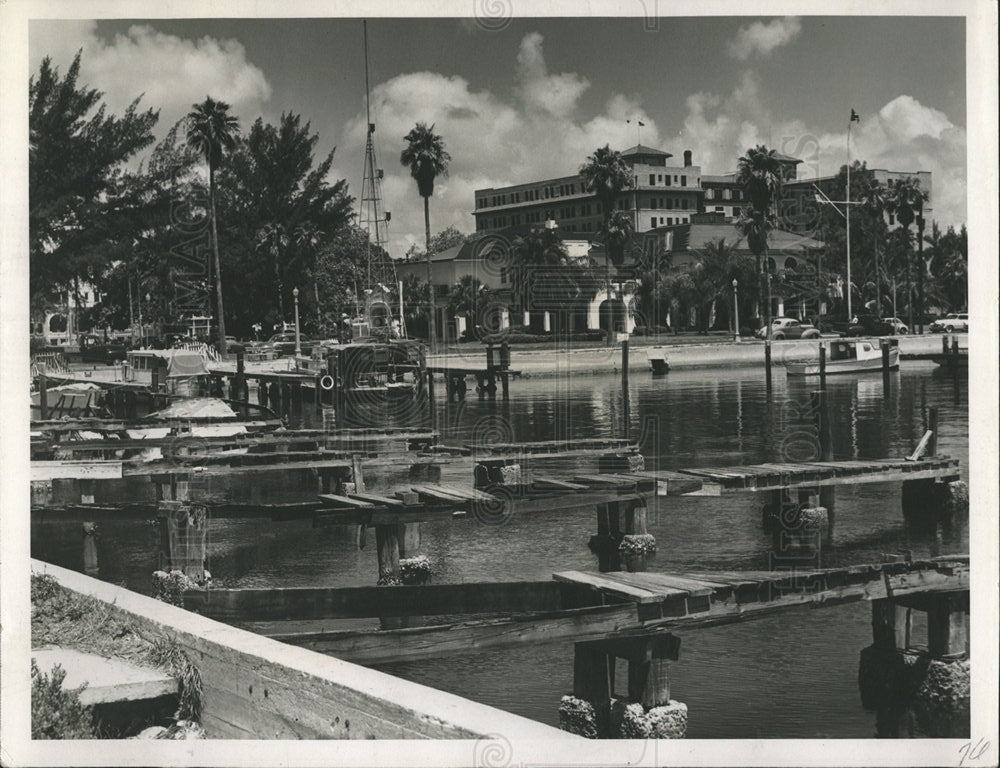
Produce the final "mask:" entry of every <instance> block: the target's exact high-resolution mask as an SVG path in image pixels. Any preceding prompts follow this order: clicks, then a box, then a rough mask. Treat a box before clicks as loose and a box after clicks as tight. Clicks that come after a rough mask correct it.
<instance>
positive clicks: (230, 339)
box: [226, 336, 294, 355]
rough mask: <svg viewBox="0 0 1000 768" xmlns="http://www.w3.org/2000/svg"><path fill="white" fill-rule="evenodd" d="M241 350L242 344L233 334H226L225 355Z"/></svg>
mask: <svg viewBox="0 0 1000 768" xmlns="http://www.w3.org/2000/svg"><path fill="white" fill-rule="evenodd" d="M293 349H294V347H293ZM242 351H243V344H242V343H241V342H240V341H239V340H238V339H237V338H236V337H235V336H226V354H227V355H231V354H233V353H235V352H242Z"/></svg>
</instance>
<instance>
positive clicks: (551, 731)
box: [31, 560, 577, 744]
mask: <svg viewBox="0 0 1000 768" xmlns="http://www.w3.org/2000/svg"><path fill="white" fill-rule="evenodd" d="M31 568H32V573H36V574H48V575H50V576H52V577H53V578H55V579H56V581H57V583H58V584H59V586H60V587H62V588H63V589H66V590H68V591H69V592H71V593H75V594H78V595H86V596H90V597H93V598H94V599H96V600H99V601H100V602H102V603H104V604H106V605H107V606H109V609H110V610H113V611H115V612H117V613H119V614H120V615H122V616H123V617H125V618H126V619H127V620H128V621H129V624H130V626H131V627H132V628H133V629H134V631H136V632H137V633H138V634H140V635H142V636H143V637H144V638H145V639H147V640H149V641H151V642H158V641H159V642H162V641H169V642H170V643H171V644H172V645H175V646H176V647H177V648H178V649H179V650H180V651H182V652H184V653H185V654H186V655H187V656H188V657H189V658H190V659H191V660H192V661H193V662H194V664H195V665H196V666H197V669H198V674H199V677H200V681H201V689H202V715H201V726H202V727H203V728H204V729H205V732H206V735H207V736H208V737H209V738H215V739H485V738H496V737H498V736H499V737H503V738H506V739H508V740H509V741H513V740H515V739H520V738H524V739H538V740H549V741H551V740H555V741H556V743H565V744H571V743H574V742H576V740H577V737H576V736H573V735H572V734H569V733H566V732H563V731H560V730H557V729H555V728H552V727H550V726H547V725H542V724H541V723H537V722H535V721H533V720H529V719H527V718H524V717H519V716H517V715H512V714H510V713H508V712H503V711H501V710H498V709H494V708H493V707H489V706H486V705H484V704H480V703H478V702H475V701H471V700H469V699H465V698H462V697H460V696H455V695H452V694H449V693H445V692H443V691H438V690H435V689H433V688H429V687H427V686H423V685H419V684H417V683H411V682H408V681H406V680H402V679H400V678H398V677H394V676H392V675H388V674H385V673H382V672H377V671H375V670H371V669H366V668H364V667H360V666H357V665H355V664H351V663H349V662H346V661H343V660H341V659H336V658H332V657H330V656H325V655H322V654H318V653H314V652H312V651H309V650H306V649H304V648H296V647H292V646H289V645H286V644H283V643H279V642H276V641H274V640H271V639H268V638H265V637H261V636H260V635H257V634H254V633H251V632H247V631H244V630H241V629H237V628H235V627H230V626H227V625H225V624H222V623H219V622H217V621H214V620H212V619H209V618H207V617H205V616H196V615H194V614H193V613H191V612H189V611H186V610H184V609H182V608H177V607H175V606H173V605H168V604H166V603H163V602H160V601H158V600H155V599H153V598H151V597H146V596H144V595H140V594H137V593H135V592H132V591H129V590H127V589H123V588H121V587H118V586H114V585H112V584H107V583H105V582H101V581H98V580H97V579H93V578H90V577H88V576H85V575H83V574H80V573H75V572H73V571H69V570H66V569H64V568H60V567H58V566H54V565H51V564H48V563H44V562H41V561H38V560H32V562H31Z"/></svg>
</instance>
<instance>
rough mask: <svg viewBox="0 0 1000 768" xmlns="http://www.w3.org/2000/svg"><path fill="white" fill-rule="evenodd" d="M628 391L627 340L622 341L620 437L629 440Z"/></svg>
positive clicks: (630, 419) (630, 418)
mask: <svg viewBox="0 0 1000 768" xmlns="http://www.w3.org/2000/svg"><path fill="white" fill-rule="evenodd" d="M629 406H630V402H629V391H628V339H627V338H626V339H625V340H624V341H622V437H623V438H625V439H626V440H628V439H629V433H630V431H631V422H632V416H631V413H630V407H629Z"/></svg>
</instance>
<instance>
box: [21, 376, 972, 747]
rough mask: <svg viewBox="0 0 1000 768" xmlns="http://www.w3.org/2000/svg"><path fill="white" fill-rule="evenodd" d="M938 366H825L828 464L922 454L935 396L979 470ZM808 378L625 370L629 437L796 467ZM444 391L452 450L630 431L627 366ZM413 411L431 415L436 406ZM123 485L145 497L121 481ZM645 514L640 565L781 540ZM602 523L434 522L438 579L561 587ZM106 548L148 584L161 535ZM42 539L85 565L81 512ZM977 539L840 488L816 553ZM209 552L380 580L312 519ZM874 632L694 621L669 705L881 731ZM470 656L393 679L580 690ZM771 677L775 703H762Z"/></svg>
mask: <svg viewBox="0 0 1000 768" xmlns="http://www.w3.org/2000/svg"><path fill="white" fill-rule="evenodd" d="M932 370H933V367H931V366H908V364H905V363H904V368H903V369H902V370H901V371H900V372H899V373H898V374H894V376H893V380H892V386H891V388H890V391H889V395H888V397H885V396H884V394H883V391H882V381H881V377H880V376H879V375H875V376H837V377H830V378H829V379H828V382H827V402H828V407H829V410H830V423H831V426H832V430H831V431H832V435H831V437H832V450H833V457H834V458H838V459H854V458H886V457H900V456H904V455H907V454H909V453H910V452H911V451H912V450H913V447H914V445H915V444H916V442H917V441H918V440H919V439H920V436H921V435H922V434H923V432H924V430H925V429H926V424H927V411H928V409H929V408H930V407H932V406H933V407H937V408H938V412H939V418H940V430H939V436H938V447H937V450H938V453H940V454H946V455H950V456H953V457H957V458H959V459H960V461H961V470H960V471H961V475H962V477H963V478H965V479H967V478H968V461H967V455H968V438H967V434H968V417H967V413H966V410H965V403H964V396H961V397H959V399H958V400H956V399H955V391H956V390H955V387H954V382H953V377H951V376H941V375H934V374H932ZM815 389H818V382H814V381H808V380H787V379H786V378H785V376H784V373H783V372H782V371H781V370H776V371H775V375H774V390H773V392H772V395H771V397H770V399H769V398H768V396H767V392H766V389H765V386H764V376H763V372H762V371H759V370H756V369H738V370H733V371H729V370H703V371H697V370H695V371H691V370H688V371H684V370H681V371H672V372H670V373H669V374H668V375H666V376H664V377H660V378H656V379H654V378H653V377H652V376H651V375H648V374H646V375H643V374H638V373H636V374H633V375H632V377H631V380H630V399H631V403H632V408H631V424H630V427H631V433H632V434H633V435H636V436H639V437H640V440H641V445H642V451H643V453H644V455H645V459H646V466H647V468H650V469H678V468H684V467H694V466H725V465H733V464H749V463H763V462H781V461H783V460H787V459H786V458H785V457H783V456H782V445H783V444H785V445H786V446H787V444H788V443H787V438H788V437H789V435H791V434H793V433H796V432H801V431H803V430H805V429H807V428H809V427H811V426H812V424H813V420H812V416H811V415H810V414H809V413H808V407H807V406H808V404H809V402H810V394H811V392H812V391H814V390H815ZM440 394H441V396H440V397H439V398H438V405H439V408H438V411H437V415H438V421H437V424H436V425H435V426H436V427H437V428H438V429H439V430H440V432H441V435H442V439H443V440H444V441H445V442H448V443H451V444H457V443H464V442H475V441H476V440H481V439H484V438H485V439H487V440H492V441H493V442H499V441H501V440H503V441H506V440H514V441H521V440H545V439H553V438H556V437H564V438H566V439H581V438H593V437H614V436H617V435H619V434H620V428H621V423H620V419H621V417H622V412H621V382H620V378H619V377H617V376H612V375H606V376H579V375H578V376H574V377H570V376H565V377H557V378H551V379H547V378H530V379H519V380H516V381H515V382H513V383H512V385H511V400H510V401H509V402H506V403H505V402H502V401H493V402H491V401H479V400H477V399H476V398H469V399H467V400H466V401H464V402H461V403H449V404H446V403H445V399H444V397H443V392H441V393H440ZM410 416H412V417H413V419H414V420H415V421H416V423H418V424H423V425H426V424H427V423H428V422H427V420H426V418H427V415H426V411H424V412H420V413H415V414H410ZM302 418H303V422H304V423H305V424H306V425H307V426H319V425H320V424H321V416H320V415H318V414H316V413H315V412H314V410H313V409H309V408H305V409H303V414H302ZM469 474H470V473H469V472H467V471H466V470H462V471H461V472H459V473H458V474H456V476H455V477H456V479H462V478H464V480H465V481H468V480H470V479H471V477H467V475H469ZM375 482H379V477H378V475H375ZM315 489H316V480H315V478H314V477H313V476H312V475H311V474H310V473H308V472H294V473H272V474H260V473H258V474H247V475H240V476H235V479H229V480H225V479H222V480H218V481H217V482H216V483H215V484H213V486H212V488H211V492H212V494H213V495H218V496H220V497H225V498H230V499H234V500H244V501H250V500H252V499H253V500H256V501H268V500H270V501H278V500H297V499H298V500H300V499H304V498H309V497H311V496H314V495H315ZM118 492H119V493H122V494H125V493H128V494H133V493H137V492H138V491H137V488H136V487H133V486H128V487H127V486H125V485H122V486H120V487H119V489H118ZM130 498H136V497H135V496H130ZM98 501H100V499H99V500H98ZM647 522H648V529H649V532H650V533H651V534H652V535H654V536H655V537H656V541H657V546H658V549H657V553H656V556H655V561H653V562H652V563H648V564H647V565H648V567H651V568H654V569H656V570H670V569H674V570H679V571H691V570H700V569H710V568H716V569H720V570H739V569H752V570H759V569H764V568H768V567H770V566H771V564H772V563H773V559H772V555H773V552H774V550H773V541H772V538H771V534H770V533H768V532H767V531H765V530H764V529H763V527H762V525H761V499H759V498H755V497H753V496H752V495H746V496H742V495H741V496H733V497H723V498H715V499H713V498H674V497H671V498H661V497H654V498H653V499H651V500H650V505H649V509H648V520H647ZM595 533H596V521H595V514H594V509H593V506H592V505H591V506H584V507H580V508H578V509H575V510H573V509H571V510H563V511H557V512H550V513H535V514H531V515H527V514H514V515H513V516H512V517H511V518H510V519H509V520H508V521H507V522H506V523H505V524H503V525H497V526H487V525H481V524H477V523H476V521H475V520H474V519H473V517H472V516H469V518H468V519H465V520H462V521H454V522H453V521H442V522H434V523H428V524H425V525H424V526H423V528H422V531H421V536H422V549H423V553H424V554H427V555H428V556H429V557H430V559H431V561H432V563H433V566H434V577H433V579H434V583H452V582H458V581H496V580H533V579H549V578H551V574H552V573H553V572H556V571H560V570H574V569H579V570H596V569H597V567H598V557H597V555H595V554H594V553H593V552H591V551H590V550H589V549H588V547H587V542H588V541H589V539H590V537H591V536H593V535H594V534H595ZM96 547H97V556H98V564H99V569H100V576H101V578H103V579H106V580H109V581H114V582H118V583H126V584H127V585H128V586H130V587H131V588H133V589H137V590H139V591H142V592H147V591H148V587H149V581H150V572H151V570H152V569H153V567H155V557H154V556H153V553H154V552H155V549H156V540H155V529H153V528H151V527H149V526H148V525H146V523H145V521H144V520H143V519H142V517H141V516H140V518H139V519H138V520H136V521H129V522H109V523H103V524H101V526H100V531H99V534H98V536H97V538H96ZM31 548H32V553H33V555H35V556H37V557H41V558H43V559H47V560H51V561H53V562H56V563H58V564H61V565H66V566H68V567H71V568H78V569H82V568H83V552H82V540H81V531H80V527H79V523H75V524H68V523H55V522H50V523H41V524H35V525H33V526H32V542H31ZM967 548H968V524H967V519H966V518H958V517H956V518H955V519H953V520H951V521H950V522H948V523H947V524H935V525H929V524H926V523H923V524H922V523H920V522H919V521H912V520H905V519H904V518H903V515H902V512H901V509H900V496H899V486H898V483H897V484H873V485H859V486H851V487H844V488H840V489H838V491H837V499H836V530H835V535H834V536H833V537H832V538H831V540H830V541H829V542H828V543H826V544H824V545H823V546H822V548H821V549H820V551H819V552H818V564H820V565H822V566H835V565H840V564H848V563H858V562H875V561H878V560H880V559H881V557H882V555H883V553H897V552H903V551H907V550H908V551H911V552H912V553H913V556H914V557H916V558H920V557H927V556H937V555H941V554H948V553H954V552H964V551H967ZM208 551H209V565H208V567H209V570H210V571H211V572H212V574H213V576H215V577H216V578H217V579H219V580H222V581H223V582H224V583H227V584H231V585H234V586H262V585H271V586H333V585H340V586H360V585H371V584H374V583H375V580H376V578H377V574H376V572H375V571H376V565H375V556H374V553H373V552H372V551H371V546H370V545H369V546H368V547H367V548H366V549H365V550H359V549H358V545H357V541H356V539H354V538H351V537H346V536H340V535H338V534H337V533H336V531H335V530H334V529H321V530H314V529H312V528H311V527H310V525H309V523H308V521H299V522H289V523H281V524H272V523H270V521H247V520H216V521H213V524H212V527H211V529H210V531H209V550H208ZM622 565H627V564H622V563H619V567H621V566H622ZM776 635H780V636H781V637H782V643H781V644H780V645H781V646H782V648H784V649H793V650H789V651H788V653H784V652H783V651H782V652H776V650H775V644H774V642H773V641H774V637H775V636H776ZM870 638H871V629H870V615H869V613H868V611H867V610H866V609H865V608H864V607H862V608H857V607H847V606H845V607H843V608H839V609H836V608H828V609H824V610H822V611H811V612H808V613H805V614H797V615H796V616H795V617H792V616H791V614H789V616H788V617H786V618H782V619H780V620H774V621H771V620H765V621H760V622H751V623H749V624H748V625H746V626H740V627H729V628H725V627H723V628H716V629H712V630H709V629H706V630H699V631H698V632H688V633H685V652H684V656H682V660H681V662H680V663H678V664H676V665H674V669H672V674H674V675H676V683H675V685H674V687H675V688H676V698H677V699H678V700H680V701H684V702H686V703H687V704H688V706H689V707H690V708H691V712H692V717H691V724H690V728H691V730H690V733H689V735H690V736H691V737H693V738H699V737H712V738H723V737H727V738H744V737H754V736H768V737H778V736H787V737H814V736H819V735H829V736H837V737H848V736H853V737H868V736H871V735H872V733H873V731H874V726H875V724H874V715H872V714H871V713H866V712H864V710H863V709H862V708H861V706H860V702H859V701H858V693H857V680H856V678H857V653H858V651H859V650H860V648H862V647H864V646H865V645H867V644H869V643H870V641H871V640H870ZM741 659H742V660H745V661H746V664H743V663H742V662H741ZM816 660H822V663H821V664H817V662H816ZM465 662H466V660H465V659H463V663H462V664H455V663H454V662H453V661H452V660H450V659H449V660H442V661H441V662H440V663H437V662H423V663H421V664H419V665H416V664H409V665H393V666H392V667H391V670H390V671H393V672H394V673H396V674H400V675H402V676H404V677H407V678H410V679H415V680H419V681H421V682H426V683H428V684H430V685H433V686H435V687H439V688H443V689H445V690H449V691H453V692H455V693H458V694H464V695H468V696H471V697H473V698H475V699H477V700H481V701H485V702H486V703H489V704H493V705H496V706H500V707H502V708H504V709H509V710H511V711H514V712H517V713H520V714H523V715H526V716H528V717H533V718H536V719H538V720H542V721H544V722H548V723H554V722H555V721H556V719H557V718H556V710H557V705H558V699H559V696H560V695H561V694H562V693H563V692H565V691H567V690H569V689H570V688H571V687H572V649H571V647H567V644H555V645H545V646H541V647H539V648H537V649H533V652H532V653H531V654H524V653H522V652H518V651H511V652H506V651H497V652H490V653H489V654H483V655H481V656H478V657H470V658H469V659H468V660H467V663H465ZM764 689H767V690H768V691H769V695H768V696H767V697H761V696H760V695H759V691H760V690H764ZM817 690H822V692H823V693H822V696H817V695H816V691H817ZM744 691H745V692H747V693H746V694H744V693H742V692H744Z"/></svg>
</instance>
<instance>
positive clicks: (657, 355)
mask: <svg viewBox="0 0 1000 768" xmlns="http://www.w3.org/2000/svg"><path fill="white" fill-rule="evenodd" d="M646 359H647V360H649V367H650V369H652V371H653V374H654V375H659V374H663V373H666V372H667V371H669V370H670V364H669V363H668V362H667V350H666V349H664V348H663V347H653V348H652V349H648V350H646Z"/></svg>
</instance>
